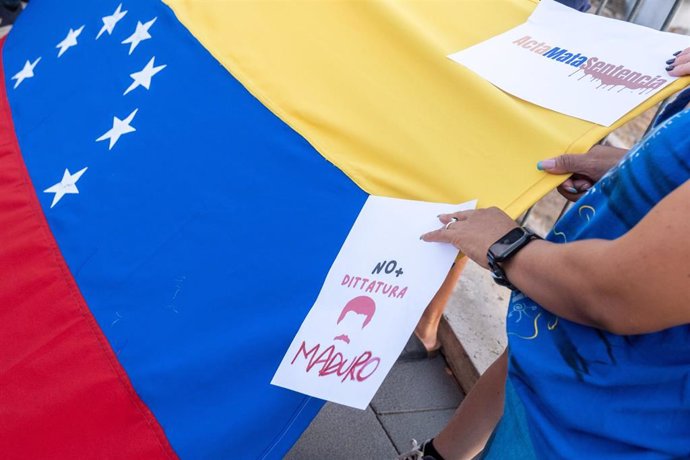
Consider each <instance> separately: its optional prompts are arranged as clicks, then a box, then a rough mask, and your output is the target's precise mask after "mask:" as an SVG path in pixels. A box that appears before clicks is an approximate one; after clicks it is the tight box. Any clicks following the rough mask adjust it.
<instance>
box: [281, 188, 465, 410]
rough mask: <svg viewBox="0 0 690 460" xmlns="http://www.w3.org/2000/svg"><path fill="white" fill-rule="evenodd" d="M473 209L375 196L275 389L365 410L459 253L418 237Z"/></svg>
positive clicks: (337, 262) (349, 238) (302, 329)
mask: <svg viewBox="0 0 690 460" xmlns="http://www.w3.org/2000/svg"><path fill="white" fill-rule="evenodd" d="M475 206H476V201H472V202H468V203H464V204H462V205H452V204H439V203H426V202H420V201H409V200H399V199H394V198H383V197H377V196H370V197H369V198H368V199H367V201H366V203H365V204H364V207H363V208H362V210H361V212H360V214H359V216H358V217H357V220H356V221H355V223H354V225H353V227H352V229H351V230H350V233H349V235H348V236H347V238H346V240H345V243H344V244H343V246H342V248H341V249H340V252H339V253H338V256H337V257H336V259H335V262H333V265H332V266H331V269H330V271H329V272H328V275H327V277H326V281H325V282H324V284H323V287H322V288H321V292H320V293H319V296H318V297H317V299H316V302H315V303H314V306H313V307H312V308H311V310H310V311H309V313H308V314H307V317H306V318H305V319H304V322H303V323H302V326H301V327H300V329H299V331H298V332H297V335H296V336H295V338H294V340H293V341H292V344H291V345H290V347H289V348H288V350H287V353H286V354H285V357H284V358H283V360H282V362H281V364H280V366H279V367H278V370H277V371H276V373H275V375H274V377H273V380H272V381H271V383H272V384H273V385H278V386H281V387H284V388H288V389H291V390H295V391H298V392H300V393H305V394H308V395H311V396H315V397H317V398H321V399H325V400H328V401H332V402H336V403H340V404H344V405H347V406H351V407H356V408H358V409H365V408H366V407H367V405H368V404H369V402H370V401H371V399H372V398H373V397H374V394H375V393H376V391H377V390H378V388H379V386H380V385H381V383H382V382H383V379H384V378H385V377H386V375H387V374H388V372H389V371H390V369H391V367H392V366H393V364H394V363H395V361H396V360H397V358H398V356H399V355H400V352H401V351H402V350H403V348H404V347H405V344H406V343H407V340H408V339H409V337H410V335H411V334H412V331H413V330H414V327H415V325H416V324H417V322H418V320H419V318H420V317H421V315H422V313H423V312H424V309H425V308H426V306H427V304H428V303H429V301H430V300H431V298H432V297H433V296H434V294H435V293H436V291H438V288H439V287H440V286H441V283H442V282H443V280H444V278H445V277H446V274H447V273H448V270H449V269H450V267H451V265H452V264H453V261H454V260H455V258H456V257H457V254H458V251H457V249H455V248H454V247H453V246H451V245H449V244H440V243H425V242H424V241H421V240H420V239H419V237H420V235H422V234H423V233H426V232H428V231H431V230H434V229H436V228H439V227H440V222H439V221H438V218H437V217H436V216H437V215H438V214H442V213H448V212H454V211H459V210H467V209H474V207H475Z"/></svg>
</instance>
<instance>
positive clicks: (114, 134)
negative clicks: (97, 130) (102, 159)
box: [96, 109, 139, 150]
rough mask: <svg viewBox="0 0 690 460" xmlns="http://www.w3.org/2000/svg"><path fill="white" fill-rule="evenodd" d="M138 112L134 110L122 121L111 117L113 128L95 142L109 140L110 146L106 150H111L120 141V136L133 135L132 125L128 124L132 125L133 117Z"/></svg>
mask: <svg viewBox="0 0 690 460" xmlns="http://www.w3.org/2000/svg"><path fill="white" fill-rule="evenodd" d="M138 111H139V109H134V111H133V112H132V113H130V114H129V115H128V116H127V118H125V119H124V120H120V119H119V118H117V117H113V127H112V128H110V129H109V130H108V131H107V132H106V133H105V134H103V135H102V136H101V137H99V138H98V139H96V142H100V141H104V140H106V139H109V140H110V145H109V146H108V150H112V149H113V146H114V145H115V144H116V143H117V141H118V140H119V139H120V136H122V135H124V134H129V133H133V132H134V131H136V129H135V128H134V127H133V126H132V125H130V123H132V120H134V116H135V115H136V114H137V112H138Z"/></svg>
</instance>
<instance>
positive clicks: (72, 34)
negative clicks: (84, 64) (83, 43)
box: [55, 26, 84, 57]
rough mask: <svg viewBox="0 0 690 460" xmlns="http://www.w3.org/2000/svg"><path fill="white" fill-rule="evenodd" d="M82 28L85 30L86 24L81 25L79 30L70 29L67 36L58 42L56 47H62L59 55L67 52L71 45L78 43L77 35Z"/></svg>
mask: <svg viewBox="0 0 690 460" xmlns="http://www.w3.org/2000/svg"><path fill="white" fill-rule="evenodd" d="M82 30H84V26H81V27H80V28H78V29H77V30H74V29H72V28H70V29H69V32H67V36H66V37H65V39H64V40H62V41H61V42H60V43H58V44H57V46H56V47H55V48H60V51H58V57H60V56H62V55H63V54H65V51H67V50H68V49H70V48H71V47H73V46H76V45H77V37H78V36H79V35H80V34H81V31H82Z"/></svg>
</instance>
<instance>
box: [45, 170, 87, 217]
mask: <svg viewBox="0 0 690 460" xmlns="http://www.w3.org/2000/svg"><path fill="white" fill-rule="evenodd" d="M87 169H89V168H88V167H87V168H83V169H80V170H79V171H77V172H75V173H74V174H70V172H69V169H67V168H65V173H64V174H63V175H62V180H61V181H60V182H58V183H57V184H55V185H52V186H50V187H48V188H47V189H45V190H43V193H54V194H55V195H53V202H52V203H51V205H50V207H51V208H52V207H53V206H55V205H56V204H58V202H59V201H60V200H61V199H62V197H63V196H65V195H68V194H75V195H76V194H78V193H79V189H78V188H77V181H78V180H79V178H81V176H82V175H83V174H84V173H85V172H86V170H87Z"/></svg>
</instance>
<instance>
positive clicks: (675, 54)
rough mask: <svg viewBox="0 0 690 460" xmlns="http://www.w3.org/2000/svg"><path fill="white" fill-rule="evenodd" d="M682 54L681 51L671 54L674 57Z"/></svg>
mask: <svg viewBox="0 0 690 460" xmlns="http://www.w3.org/2000/svg"><path fill="white" fill-rule="evenodd" d="M682 52H683V50H680V51H676V52H675V53H673V55H674V56H678V55H679V54H680V53H682Z"/></svg>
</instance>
